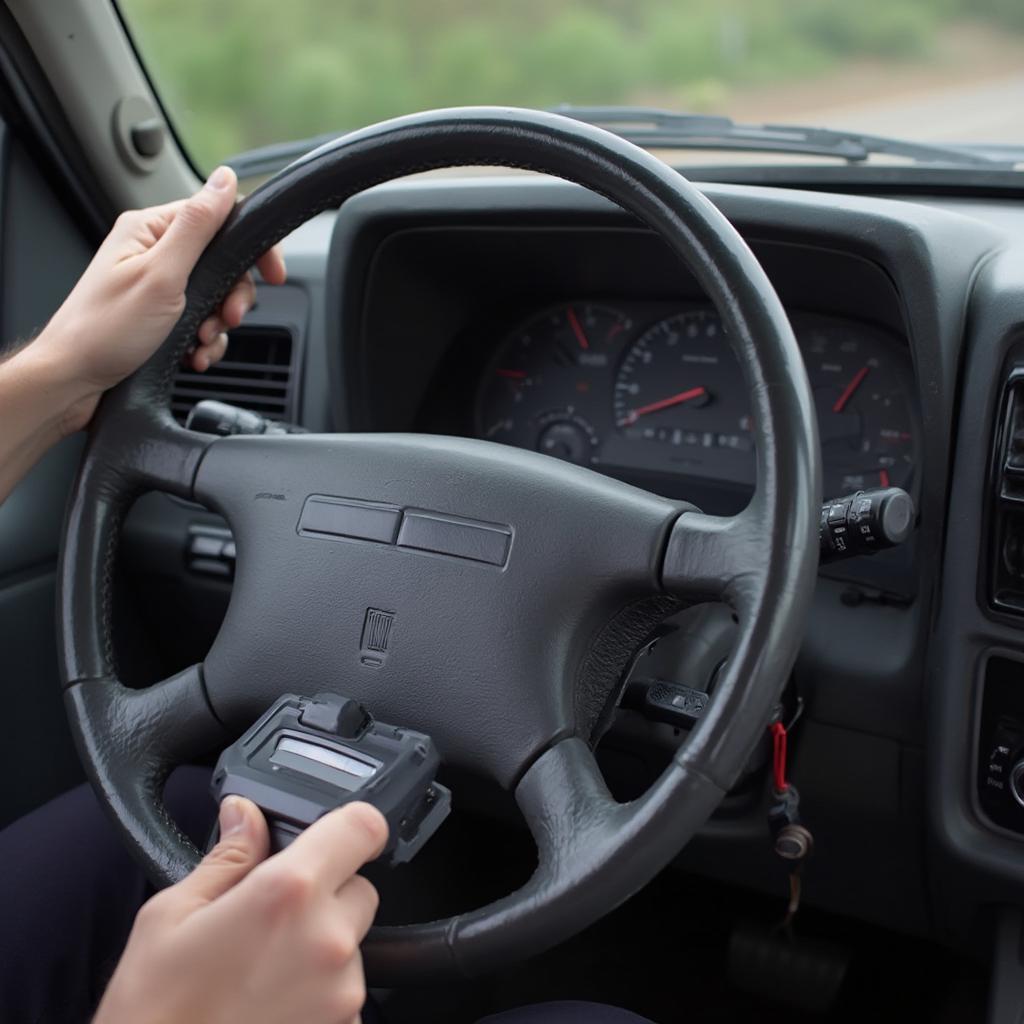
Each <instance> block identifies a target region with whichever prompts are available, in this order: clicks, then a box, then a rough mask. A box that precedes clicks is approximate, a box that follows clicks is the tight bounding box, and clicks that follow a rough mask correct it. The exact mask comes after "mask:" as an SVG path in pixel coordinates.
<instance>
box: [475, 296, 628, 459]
mask: <svg viewBox="0 0 1024 1024" xmlns="http://www.w3.org/2000/svg"><path fill="white" fill-rule="evenodd" d="M631 328H632V322H631V321H630V320H629V318H628V317H626V316H624V315H623V314H622V313H620V312H618V311H617V310H614V309H611V308H609V307H607V306H598V305H592V304H586V303H573V304H569V305H564V306H557V307H555V308H553V309H549V310H546V311H545V312H543V313H541V314H540V315H538V316H536V317H534V318H533V319H531V320H529V321H528V322H527V323H526V324H524V325H523V326H522V327H520V328H519V329H518V330H516V331H514V332H513V333H512V335H511V336H510V337H509V338H508V339H507V340H506V341H505V343H504V344H502V345H501V346H500V347H499V348H498V351H497V352H496V354H495V358H494V360H493V361H492V362H491V364H490V365H489V366H488V368H487V370H486V371H485V374H484V379H483V381H482V384H481V387H480V390H479V393H478V398H477V417H476V418H477V430H478V433H479V436H480V437H484V438H487V439H489V440H492V441H502V442H504V443H506V444H513V445H516V446H518V447H520V448H532V449H534V450H536V451H541V452H544V453H546V454H548V455H554V456H556V457H557V458H562V459H566V460H568V461H570V462H577V463H580V464H582V465H589V464H591V463H594V462H597V461H598V457H599V450H600V446H601V440H602V439H601V436H600V432H599V431H598V430H597V429H596V428H595V423H600V422H601V421H602V419H606V418H607V413H606V404H605V403H606V401H607V397H606V396H607V381H608V376H609V374H610V372H611V369H610V368H611V366H612V365H613V363H614V357H615V356H616V355H617V353H618V351H619V350H620V348H621V346H622V344H623V342H624V340H625V338H626V336H627V335H628V334H629V332H630V330H631Z"/></svg>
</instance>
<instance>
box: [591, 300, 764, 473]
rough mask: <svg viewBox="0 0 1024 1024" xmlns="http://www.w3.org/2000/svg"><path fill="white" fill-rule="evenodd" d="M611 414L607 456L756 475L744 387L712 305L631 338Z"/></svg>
mask: <svg viewBox="0 0 1024 1024" xmlns="http://www.w3.org/2000/svg"><path fill="white" fill-rule="evenodd" d="M612 415H613V419H614V423H615V435H614V440H611V439H610V440H609V442H608V443H607V444H606V450H605V455H604V461H605V462H606V463H609V464H616V465H624V466H638V467H640V468H644V469H650V470H653V471H659V470H660V471H665V470H668V471H671V472H678V473H692V474H695V475H700V476H703V477H708V478H717V479H725V480H735V481H739V482H743V481H747V480H750V481H752V480H753V478H754V454H753V451H754V446H753V442H752V440H751V436H750V415H749V409H748V403H747V397H746V388H745V387H744V384H743V376H742V374H741V373H740V367H739V363H738V362H737V360H736V357H735V355H734V354H733V352H732V349H731V348H730V347H729V343H728V340H727V339H726V337H725V329H724V326H723V324H722V320H721V318H720V317H719V316H718V314H717V313H716V312H714V311H713V310H708V309H698V310H691V311H688V312H685V313H680V314H678V315H676V316H671V317H668V318H667V319H665V320H661V321H659V322H658V323H656V324H655V325H654V326H653V327H651V328H650V329H649V330H647V331H646V332H644V333H643V334H642V335H641V336H640V337H639V338H637V340H636V341H635V342H634V343H633V344H632V345H631V346H630V347H629V349H628V350H627V351H626V353H625V356H624V357H623V359H622V362H621V364H620V366H619V371H618V374H617V376H616V378H615V383H614V391H613V399H612Z"/></svg>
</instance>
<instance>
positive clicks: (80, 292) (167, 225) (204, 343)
mask: <svg viewBox="0 0 1024 1024" xmlns="http://www.w3.org/2000/svg"><path fill="white" fill-rule="evenodd" d="M237 190H238V181H237V179H236V177H235V174H234V172H233V171H232V170H231V169H230V168H228V167H218V168H217V170H215V171H214V172H213V174H211V175H210V178H209V179H208V181H207V182H206V184H205V185H204V186H203V188H201V189H200V190H199V191H198V192H197V193H196V194H195V195H193V196H191V197H190V198H188V199H182V200H179V201H177V202H174V203H168V204H166V205H165V206H156V207H152V208H151V209H148V210H132V211H129V212H127V213H123V214H122V215H121V216H120V217H118V219H117V222H116V223H115V225H114V227H113V229H112V230H111V232H110V234H109V235H108V236H107V238H106V239H105V240H104V242H103V244H102V245H101V246H100V247H99V249H98V250H97V252H96V255H95V256H94V257H93V259H92V262H91V263H90V264H89V266H88V268H87V269H86V271H85V273H84V274H83V275H82V277H81V279H80V280H79V281H78V284H76V285H75V287H74V289H73V291H72V292H71V294H70V295H69V296H68V297H67V299H66V300H65V302H64V304H63V305H62V306H61V307H60V309H59V310H58V311H57V312H56V313H55V314H54V316H53V318H52V319H51V320H50V322H49V324H47V326H46V328H45V329H44V330H43V331H42V333H41V334H40V335H39V337H38V338H36V340H35V341H34V342H33V343H32V345H31V346H30V348H32V349H34V350H35V352H34V355H35V356H36V357H38V358H41V359H45V360H46V361H47V362H49V363H50V365H51V366H59V367H60V368H61V378H62V379H63V380H64V381H66V382H67V387H66V388H65V391H66V392H67V393H68V394H69V400H68V403H67V404H68V408H67V410H66V413H65V417H64V423H65V429H66V431H68V432H70V431H72V430H77V429H80V428H81V427H84V426H85V425H86V424H87V423H88V421H89V420H90V419H91V418H92V414H93V412H94V411H95V409H96V404H97V403H98V402H99V399H100V396H101V395H102V394H103V392H104V391H106V390H107V389H108V388H110V387H113V386H114V385H115V384H117V383H118V382H119V381H121V380H123V379H124V378H125V377H127V376H128V375H129V374H130V373H132V372H133V371H134V370H136V369H137V368H138V367H139V366H141V365H142V363H144V362H145V361H146V360H147V359H148V358H149V357H150V356H151V355H152V354H153V352H155V351H156V349H157V348H158V347H159V345H160V343H161V342H162V341H163V340H164V338H166V337H167V335H168V333H169V332H170V330H171V328H172V327H173V326H174V324H175V323H176V322H177V320H178V317H180V316H181V313H182V310H183V309H184V308H185V286H186V284H187V283H188V278H189V274H190V273H191V272H192V268H193V267H194V266H195V264H196V261H197V260H198V259H199V256H200V255H201V254H202V252H203V250H204V249H205V248H206V247H207V245H209V243H210V240H211V239H212V238H213V236H214V235H215V234H216V233H217V231H218V229H219V228H220V227H221V225H222V224H223V223H224V221H225V219H226V218H227V216H228V214H229V213H230V212H231V209H232V207H233V206H234V205H235V198H236V195H237ZM257 267H258V268H259V270H260V273H261V274H262V276H263V279H264V280H265V281H267V282H268V283H270V284H281V283H283V282H284V280H285V276H286V272H285V266H284V259H283V257H282V255H281V253H280V250H279V249H277V248H276V247H275V248H272V249H270V250H269V251H268V252H267V253H265V254H264V255H263V256H262V257H261V258H260V259H259V260H258V262H257ZM255 296H256V286H255V284H254V282H253V279H252V276H251V275H250V274H246V275H245V276H244V277H243V278H242V279H241V280H239V281H238V283H237V284H236V285H235V287H234V288H233V289H232V291H231V292H230V293H229V294H228V296H227V297H226V298H225V299H224V301H223V302H222V303H221V305H220V307H219V308H218V309H217V310H216V311H215V312H214V313H213V314H212V315H211V316H210V317H208V318H207V319H206V320H205V321H204V322H203V323H202V325H201V326H200V327H199V330H198V331H197V339H196V340H197V345H196V348H195V350H194V351H193V352H191V353H190V355H189V356H188V360H189V362H190V364H191V365H192V367H193V368H194V369H196V370H199V371H203V370H206V369H208V368H209V367H210V366H211V365H212V364H213V363H215V362H217V360H219V359H220V358H221V357H222V356H223V355H224V352H225V350H226V348H227V333H226V332H227V331H228V330H229V329H230V328H233V327H237V326H238V325H239V324H240V323H241V321H242V318H243V317H244V316H245V314H246V313H247V312H248V311H249V309H250V308H251V307H252V304H253V301H254V299H255Z"/></svg>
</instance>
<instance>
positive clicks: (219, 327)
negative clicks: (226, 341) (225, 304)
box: [196, 316, 228, 345]
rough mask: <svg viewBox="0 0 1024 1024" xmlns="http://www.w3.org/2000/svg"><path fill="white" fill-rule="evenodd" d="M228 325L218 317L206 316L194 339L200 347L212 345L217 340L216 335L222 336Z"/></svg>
mask: <svg viewBox="0 0 1024 1024" xmlns="http://www.w3.org/2000/svg"><path fill="white" fill-rule="evenodd" d="M227 329H228V325H227V324H226V323H224V321H223V320H221V318H220V317H219V316H208V317H207V318H206V319H205V320H204V321H203V322H202V323H201V324H200V325H199V330H198V331H196V338H198V339H199V344H200V345H212V344H213V343H214V342H215V341H216V340H217V335H218V334H224V333H225V332H226V331H227Z"/></svg>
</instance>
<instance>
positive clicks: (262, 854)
mask: <svg viewBox="0 0 1024 1024" xmlns="http://www.w3.org/2000/svg"><path fill="white" fill-rule="evenodd" d="M219 825H220V839H219V841H218V843H217V845H216V846H215V847H214V848H213V849H212V850H210V852H209V853H208V854H207V855H206V856H205V857H204V858H203V859H202V860H201V861H200V862H199V865H198V866H197V867H196V869H195V870H194V871H193V872H192V874H190V875H189V876H188V877H187V878H185V879H183V880H182V881H181V882H179V883H178V890H179V893H180V894H181V895H182V896H183V897H185V899H186V901H195V902H196V903H210V902H212V901H213V900H215V899H217V897H218V896H222V895H223V894H224V893H226V892H227V891H228V890H229V889H232V888H234V887H235V886H236V885H238V883H239V882H240V881H241V880H242V879H243V878H245V876H246V875H247V874H249V872H250V871H252V869H253V868H254V867H256V865H257V864H259V863H260V862H261V861H263V860H266V858H267V855H268V854H269V853H270V833H269V831H268V829H267V822H266V819H265V818H264V817H263V812H262V811H260V809H259V808H258V807H257V806H256V805H255V804H254V803H253V802H252V801H251V800H245V799H244V798H242V797H240V796H229V797H226V798H225V799H224V801H223V802H222V803H221V805H220V817H219Z"/></svg>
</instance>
